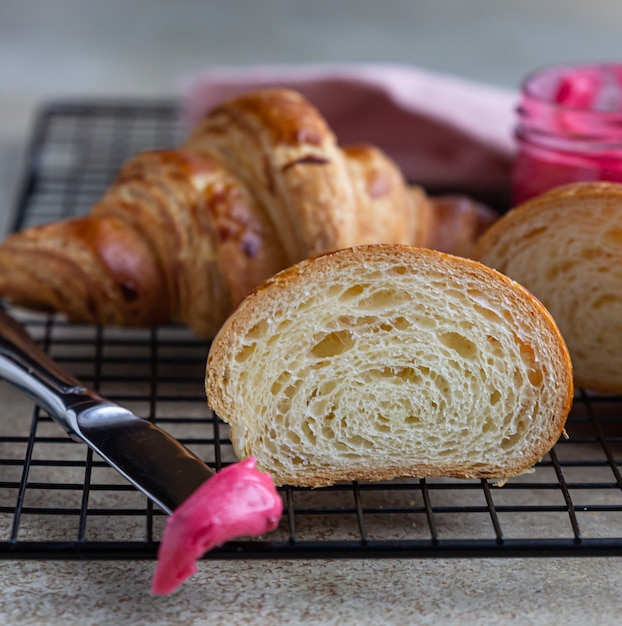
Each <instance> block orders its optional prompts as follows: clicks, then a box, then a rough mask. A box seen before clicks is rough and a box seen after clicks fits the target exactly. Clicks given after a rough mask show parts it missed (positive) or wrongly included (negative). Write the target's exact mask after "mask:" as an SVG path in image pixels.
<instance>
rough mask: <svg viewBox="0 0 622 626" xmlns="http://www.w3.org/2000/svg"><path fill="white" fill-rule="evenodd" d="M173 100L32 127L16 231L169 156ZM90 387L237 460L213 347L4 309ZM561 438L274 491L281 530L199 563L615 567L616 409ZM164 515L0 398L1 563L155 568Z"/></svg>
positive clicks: (582, 412)
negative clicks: (569, 562)
mask: <svg viewBox="0 0 622 626" xmlns="http://www.w3.org/2000/svg"><path fill="white" fill-rule="evenodd" d="M183 132H184V129H183V128H182V127H181V124H180V123H179V120H178V116H177V112H176V109H175V106H174V104H173V103H169V102H122V103H118V102H88V101H81V102H61V103H52V104H50V105H48V106H46V107H45V108H43V109H42V110H41V111H40V113H39V115H38V116H37V119H36V123H35V127H34V132H33V137H32V142H31V146H30V150H29V152H28V160H27V164H26V171H25V175H24V180H23V186H22V189H21V192H20V194H19V197H18V199H17V206H16V211H15V215H14V221H13V229H14V230H18V229H21V228H25V227H27V226H32V225H35V224H39V223H44V222H49V221H52V220H57V219H62V218H65V217H70V216H73V215H80V214H84V213H86V212H88V210H89V207H90V206H91V205H92V204H93V202H95V201H96V200H97V199H98V198H99V196H100V195H101V193H102V191H103V190H104V189H105V188H106V187H107V185H108V184H109V183H110V182H111V180H112V178H113V177H114V176H115V174H116V172H117V171H118V169H119V168H120V166H121V164H122V163H123V162H124V161H125V160H126V159H127V158H129V157H130V156H132V155H133V154H136V153H137V152H140V151H142V150H147V149H152V148H166V147H170V146H173V145H176V144H177V143H178V141H179V140H180V139H181V137H182V135H183ZM12 314H13V315H14V316H15V317H17V319H18V320H19V321H21V322H22V323H23V324H24V326H25V327H26V329H27V330H28V332H29V333H30V334H31V335H32V336H33V337H34V338H35V339H36V340H37V341H38V342H39V343H40V344H41V345H42V346H43V347H44V348H45V349H46V350H47V351H48V352H49V353H50V354H51V355H52V357H53V358H55V359H56V360H57V361H59V362H60V363H61V364H63V365H64V366H65V367H66V368H67V369H69V370H70V371H71V372H72V373H73V374H75V375H76V376H77V377H78V378H80V379H81V380H82V381H83V382H85V383H86V384H87V385H89V386H91V387H94V388H96V389H97V390H99V392H100V393H101V394H102V395H104V396H107V397H109V398H110V399H112V400H114V401H116V402H118V403H120V404H123V405H125V406H127V407H128V408H130V409H132V410H133V411H134V412H135V413H136V414H137V415H139V416H141V417H144V418H146V419H151V420H154V421H155V422H156V423H158V424H159V425H160V426H161V427H162V428H164V429H165V430H167V431H169V432H170V433H171V434H173V435H174V436H175V437H177V438H178V439H180V440H181V441H182V442H183V443H184V444H186V445H187V446H188V447H189V448H191V449H192V450H193V451H194V452H195V453H196V454H198V455H199V456H201V457H202V458H203V459H204V460H205V461H206V462H207V463H208V464H209V465H210V466H212V467H214V468H215V469H220V468H221V467H222V466H223V465H225V464H227V463H229V462H232V461H234V460H235V458H234V455H233V451H232V448H231V442H230V441H229V439H228V434H227V428H226V426H225V425H224V424H223V423H222V422H221V421H220V420H219V419H218V417H217V416H215V415H214V414H213V413H211V412H210V411H209V410H208V408H207V403H206V400H205V397H204V390H203V379H204V373H205V361H206V355H207V351H208V348H209V344H208V343H206V342H202V341H198V340H197V339H196V338H194V337H193V336H192V335H191V334H190V333H189V331H188V330H187V329H185V328H182V327H177V326H167V327H161V328H156V329H144V330H127V329H116V328H99V327H95V326H91V325H87V324H69V323H67V322H66V321H64V320H63V319H62V318H59V317H57V316H49V315H42V314H35V313H29V312H26V311H21V310H13V311H12ZM567 431H568V434H569V436H570V437H569V439H567V440H566V439H562V440H561V441H560V442H559V443H558V444H557V445H556V446H555V447H554V448H553V450H552V451H551V452H550V453H549V454H548V455H547V456H546V457H545V458H544V459H543V460H542V461H541V462H540V463H539V464H538V466H537V467H536V471H535V473H531V474H525V475H523V476H519V477H517V478H514V479H512V480H510V481H509V482H508V483H507V484H506V485H505V486H503V487H497V486H495V485H494V484H493V483H492V482H489V481H485V480H454V479H442V478H439V479H425V480H414V479H409V480H394V481H388V482H381V483H369V484H367V483H347V484H338V485H335V486H333V487H328V488H323V489H316V490H311V489H303V488H292V487H284V488H282V489H281V495H282V497H283V499H284V504H285V512H284V515H283V519H282V523H281V525H280V526H279V528H278V529H277V530H276V531H275V532H274V533H271V534H270V535H267V536H265V537H261V538H257V539H240V540H237V541H231V542H228V543H226V544H225V545H223V546H221V547H219V548H216V549H215V550H213V551H211V552H210V553H208V555H206V557H205V558H216V559H218V558H227V559H235V558H241V559H259V558H280V557H284V558H372V557H400V558H412V557H483V556H487V557H491V556H494V557H496V556H498V557H511V556H570V555H575V556H576V555H590V556H595V555H601V556H604V555H610V556H622V476H621V474H620V462H621V460H622V397H617V396H614V397H611V396H609V397H605V396H598V395H594V394H592V393H589V392H587V391H585V390H578V391H577V394H576V397H575V402H574V407H573V410H572V412H571V415H570V418H569V420H568V424H567ZM164 521H165V516H164V515H163V514H162V513H161V512H160V511H159V510H157V509H155V508H154V507H153V506H152V505H151V504H150V502H149V501H148V500H147V499H146V498H145V497H144V496H143V495H142V494H140V493H139V492H138V491H136V490H135V489H134V488H133V487H132V486H131V485H130V484H129V483H126V482H125V480H124V479H123V478H121V477H120V476H119V475H117V474H116V473H115V472H114V471H113V470H112V469H111V468H109V467H108V466H107V465H106V464H105V463H104V462H103V461H102V460H100V459H99V458H98V457H97V456H96V455H94V454H93V453H92V452H91V451H89V450H88V449H87V448H86V447H85V446H84V445H82V444H78V443H74V442H73V441H71V440H70V439H68V438H67V436H66V435H65V434H64V432H62V431H61V430H60V428H59V427H58V426H56V424H54V423H53V422H52V421H51V420H50V418H49V417H48V416H47V415H46V414H45V413H43V412H42V411H40V410H39V409H38V408H36V407H35V406H34V405H33V404H32V403H31V402H30V401H29V400H27V399H25V398H24V397H23V396H22V395H20V393H19V392H18V391H17V390H14V389H12V388H10V387H8V385H5V384H2V385H0V558H4V559H11V558H12V559H29V558H38V559H74V558H87V559H136V558H141V559H142V558H147V559H151V558H155V557H156V552H157V547H158V543H159V540H160V537H161V533H162V530H163V524H164Z"/></svg>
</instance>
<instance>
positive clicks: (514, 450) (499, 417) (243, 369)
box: [206, 245, 573, 487]
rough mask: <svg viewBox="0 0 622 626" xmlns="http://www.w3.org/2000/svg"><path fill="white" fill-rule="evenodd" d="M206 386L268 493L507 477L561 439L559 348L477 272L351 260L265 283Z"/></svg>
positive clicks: (552, 335) (326, 260) (412, 254)
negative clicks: (277, 487) (361, 483)
mask: <svg viewBox="0 0 622 626" xmlns="http://www.w3.org/2000/svg"><path fill="white" fill-rule="evenodd" d="M206 390H207V396H208V401H209V404H210V406H211V407H212V408H213V409H214V410H215V411H216V413H217V414H218V415H219V416H220V417H221V418H222V419H224V420H225V421H226V422H228V423H229V424H230V436H231V440H232V442H233V446H234V450H235V452H236V454H237V455H238V457H240V458H245V457H248V456H255V457H256V458H257V464H258V466H259V467H261V469H263V470H264V471H269V472H270V473H271V474H272V476H273V478H274V480H275V482H276V483H277V484H291V485H303V486H313V487H317V486H322V485H329V484H332V483H334V482H337V481H343V480H385V479H391V478H394V477H398V476H399V477H406V476H416V477H430V476H455V477H461V478H468V477H483V478H507V477H510V476H515V475H517V474H519V473H521V472H524V471H525V470H526V469H527V468H529V467H531V466H533V465H534V464H535V463H537V462H538V461H539V460H540V459H541V457H542V456H543V455H544V454H546V452H547V451H548V450H549V449H550V448H551V447H552V446H553V445H554V444H555V442H556V441H557V439H558V438H559V436H560V434H561V432H562V430H563V428H564V424H565V421H566V417H567V414H568V411H569V409H570V406H571V403H572V393H573V390H572V373H571V365H570V360H569V356H568V352H567V349H566V346H565V344H564V341H563V339H562V338H561V335H560V333H559V331H558V329H557V327H556V325H555V323H554V322H553V320H552V318H551V316H550V315H549V313H548V312H547V311H546V309H545V308H544V307H543V306H542V305H541V304H540V302H539V301H537V300H536V299H535V298H534V297H533V296H532V295H531V294H529V293H528V292H527V291H526V290H525V289H523V288H522V287H521V286H519V285H518V284H516V283H515V282H513V281H511V280H510V279H508V278H507V277H505V276H503V275H502V274H500V273H498V272H496V271H494V270H492V269H490V268H488V267H485V266H483V265H481V264H479V263H476V262H474V261H469V260H467V259H464V258H459V257H453V256H449V255H446V254H442V253H440V252H434V251H431V250H425V249H419V248H412V247H407V246H399V245H374V246H363V247H357V248H350V249H346V250H341V251H339V252H334V253H330V254H326V255H322V256H319V257H316V258H313V259H309V260H307V261H304V262H302V263H300V264H298V265H296V266H294V267H292V268H290V269H288V270H285V271H283V272H281V273H279V274H277V275H276V276H275V277H274V278H272V279H271V280H269V281H267V282H266V283H264V284H263V285H262V286H261V287H259V288H258V289H257V290H256V291H255V292H253V293H252V294H251V295H250V296H249V297H247V298H246V299H245V300H244V301H243V303H242V304H241V306H240V307H239V308H238V310H237V311H236V312H235V313H234V314H233V315H232V316H231V317H230V318H229V319H228V321H227V322H226V324H225V326H224V327H223V328H222V329H221V331H220V332H219V334H218V336H217V337H216V338H215V340H214V342H213V344H212V347H211V350H210V354H209V358H208V369H207V379H206Z"/></svg>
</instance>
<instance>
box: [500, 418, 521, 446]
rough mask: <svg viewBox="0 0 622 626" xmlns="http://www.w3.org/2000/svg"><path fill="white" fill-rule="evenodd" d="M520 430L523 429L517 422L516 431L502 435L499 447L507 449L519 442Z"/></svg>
mask: <svg viewBox="0 0 622 626" xmlns="http://www.w3.org/2000/svg"><path fill="white" fill-rule="evenodd" d="M522 430H523V428H522V425H521V424H519V430H518V432H516V433H514V434H513V435H508V436H507V437H504V438H503V439H502V440H501V448H503V450H506V451H507V450H511V449H512V448H513V447H514V446H516V445H517V444H519V443H521V441H522V439H523V432H522Z"/></svg>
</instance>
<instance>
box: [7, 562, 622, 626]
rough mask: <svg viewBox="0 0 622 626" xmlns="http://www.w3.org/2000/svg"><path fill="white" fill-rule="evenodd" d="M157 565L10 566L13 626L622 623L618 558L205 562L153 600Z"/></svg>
mask: <svg viewBox="0 0 622 626" xmlns="http://www.w3.org/2000/svg"><path fill="white" fill-rule="evenodd" d="M152 571H153V564H152V563H150V562H124V561H123V562H103V563H92V562H90V563H89V562H86V563H85V562H47V563H37V562H18V563H15V562H8V563H7V562H5V563H3V564H2V568H1V570H0V584H1V585H2V597H1V598H0V620H2V623H4V624H24V625H27V624H76V625H77V624H80V625H84V626H91V625H93V626H95V625H100V624H107V623H114V624H133V625H136V626H139V625H142V624H145V625H146V624H182V623H183V624H189V625H190V624H196V625H198V624H229V625H231V626H237V625H242V624H259V625H261V624H334V625H335V626H346V625H350V624H352V625H354V624H413V625H414V624H430V625H431V624H435V625H436V624H455V625H456V626H458V625H464V624H478V625H479V624H512V625H528V624H529V625H552V624H567V625H568V626H571V625H577V626H579V625H581V626H585V624H598V625H602V626H605V625H608V624H612V625H613V624H619V623H620V615H619V611H620V609H622V599H621V598H620V593H619V590H620V584H621V583H622V574H621V573H620V563H619V561H618V560H612V559H593V560H584V559H575V558H571V559H564V560H557V559H554V560H546V561H544V560H523V559H520V560H462V559H459V560H435V561H429V560H425V561H420V560H407V561H403V560H390V561H375V562H372V563H370V562H365V561H347V562H344V561H321V562H300V561H297V562H292V561H281V562H274V561H263V562H251V563H240V562H230V561H226V562H221V561H218V562H202V564H201V571H200V573H199V574H197V575H196V576H195V577H194V578H193V579H192V580H191V581H190V582H188V583H187V584H186V585H185V586H184V587H182V588H181V589H180V590H179V591H178V592H177V593H176V594H175V595H173V596H169V597H157V598H153V597H150V596H149V595H148V593H147V590H148V587H149V582H150V577H151V574H152Z"/></svg>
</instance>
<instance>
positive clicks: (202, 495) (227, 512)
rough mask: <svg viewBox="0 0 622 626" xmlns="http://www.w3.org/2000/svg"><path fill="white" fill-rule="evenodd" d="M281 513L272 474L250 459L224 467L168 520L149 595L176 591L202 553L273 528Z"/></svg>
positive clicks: (281, 509) (191, 572) (195, 568)
mask: <svg viewBox="0 0 622 626" xmlns="http://www.w3.org/2000/svg"><path fill="white" fill-rule="evenodd" d="M282 514H283V501H282V499H281V497H280V496H279V494H278V492H277V490H276V487H275V486H274V483H273V481H272V478H271V477H270V475H269V474H265V473H263V472H260V471H259V470H258V469H257V468H256V467H255V459H254V458H253V457H250V458H248V459H245V460H244V461H240V462H239V463H235V464H233V465H229V466H228V467H226V468H224V469H223V470H221V471H220V472H218V473H217V474H215V475H214V476H213V477H212V478H210V479H209V480H208V481H207V482H205V483H204V484H203V485H201V487H199V488H198V489H197V490H196V491H195V492H194V493H193V494H192V495H191V496H190V497H189V498H188V499H187V500H186V501H185V502H184V503H183V504H182V505H181V506H179V507H178V508H177V509H176V510H175V511H174V512H173V514H172V515H171V516H170V517H169V518H168V519H167V522H166V527H165V529H164V535H163V537H162V542H161V543H160V549H159V550H158V563H157V566H156V570H155V573H154V577H153V583H152V587H151V593H152V594H155V595H165V594H169V593H172V592H174V591H175V590H176V589H177V588H178V587H179V586H180V585H181V584H182V583H183V582H184V581H185V580H187V579H188V578H190V577H191V576H192V575H193V574H195V573H196V572H197V565H196V561H197V560H198V559H200V558H201V557H202V556H203V555H204V554H205V553H206V552H208V551H209V550H211V549H212V548H214V547H216V546H219V545H222V544H223V543H225V542H226V541H228V540H230V539H234V538H236V537H241V536H253V537H256V536H259V535H263V534H264V533H267V532H271V531H273V530H274V529H275V528H276V527H277V526H278V524H279V520H280V519H281V515H282Z"/></svg>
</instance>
